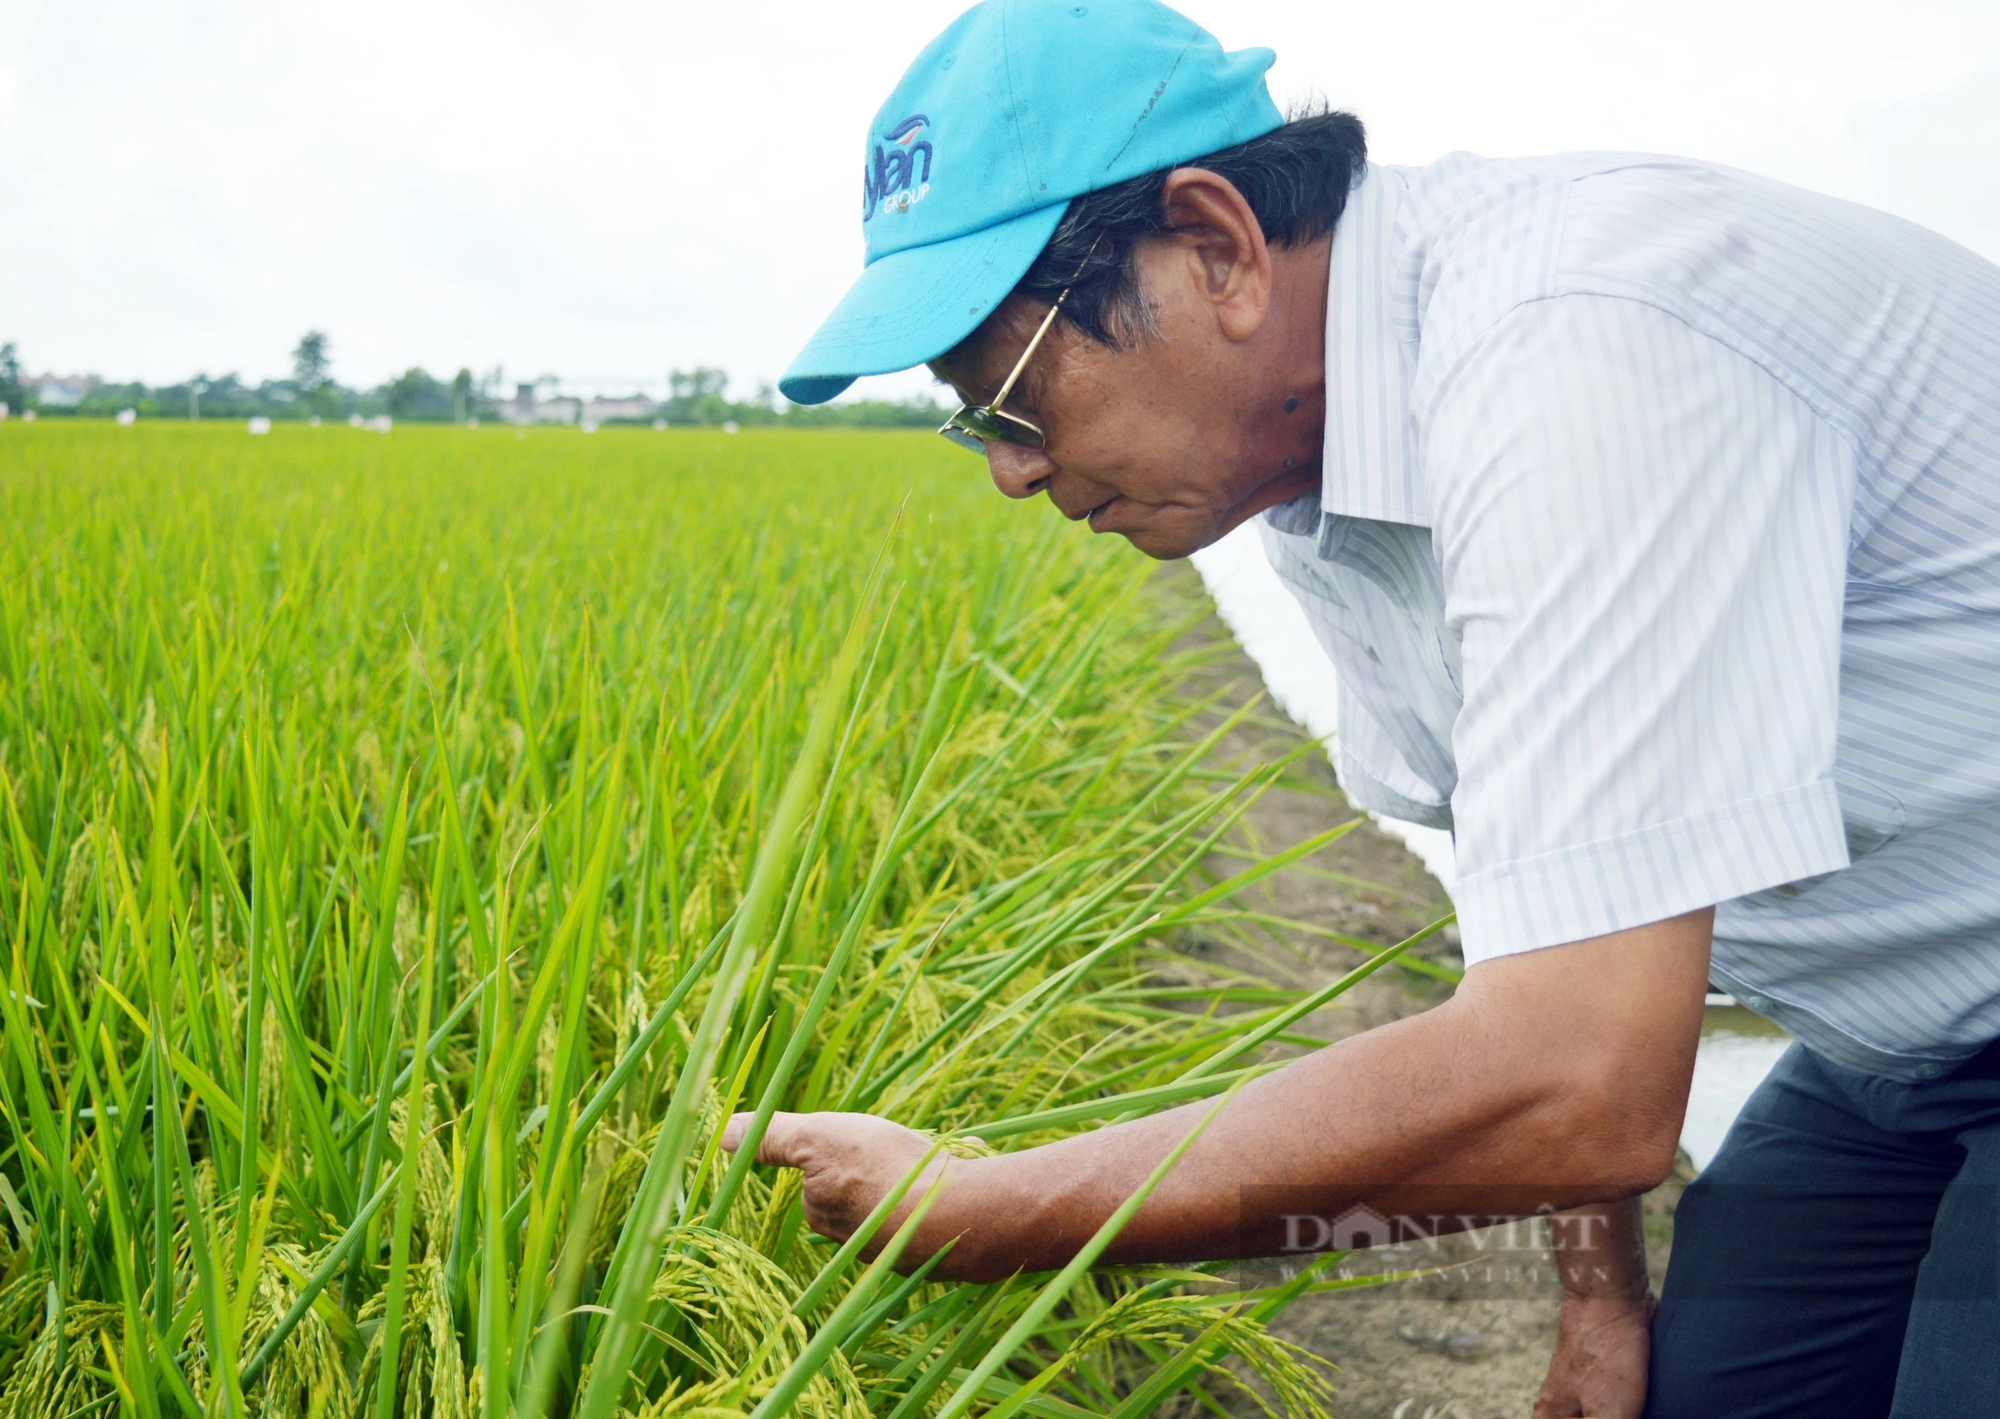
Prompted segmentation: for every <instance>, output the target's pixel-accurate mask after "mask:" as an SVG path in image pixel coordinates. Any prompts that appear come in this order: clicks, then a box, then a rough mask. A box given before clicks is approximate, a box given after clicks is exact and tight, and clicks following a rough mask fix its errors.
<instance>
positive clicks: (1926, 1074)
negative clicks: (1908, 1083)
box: [1917, 1064, 1944, 1079]
mask: <svg viewBox="0 0 2000 1419" xmlns="http://www.w3.org/2000/svg"><path fill="white" fill-rule="evenodd" d="M1942 1073H1944V1070H1942V1069H1941V1068H1939V1067H1938V1066H1937V1065H1935V1064H1919V1065H1918V1066H1917V1078H1919V1079H1935V1078H1937V1077H1938V1075H1940V1074H1942Z"/></svg>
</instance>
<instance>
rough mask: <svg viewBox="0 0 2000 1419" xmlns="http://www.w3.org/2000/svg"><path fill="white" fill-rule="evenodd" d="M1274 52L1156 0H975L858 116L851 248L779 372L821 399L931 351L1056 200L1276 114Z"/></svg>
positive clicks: (1215, 144)
mask: <svg viewBox="0 0 2000 1419" xmlns="http://www.w3.org/2000/svg"><path fill="white" fill-rule="evenodd" d="M1276 58H1277V56H1276V55H1275V54H1274V53H1272V52H1271V51H1270V50H1268V49H1242V50H1237V51H1236V52H1234V53H1225V52H1224V51H1223V48H1222V46H1221V44H1219V43H1218V42H1217V41H1216V38H1215V36H1213V35H1211V34H1210V33H1209V32H1208V31H1207V30H1204V29H1203V28H1202V27H1201V26H1200V25H1197V24H1196V23H1195V22H1194V21H1192V20H1190V19H1189V18H1188V17H1187V16H1185V15H1183V14H1181V13H1179V12H1178V11H1175V10H1170V9H1168V8H1167V7H1166V6H1165V5H1161V4H1159V3H1157V0H1083V3H1076V0H984V3H982V4H978V5H975V6H973V7H972V8H971V9H970V10H967V11H966V12H965V13H964V14H963V15H960V16H959V17H958V18H957V19H956V20H954V21H953V22H952V25H951V27H950V28H949V29H947V30H946V31H945V32H944V33H943V34H941V35H939V36H938V37H937V38H936V39H934V40H932V41H931V42H930V43H929V44H928V45H926V46H925V48H924V52H923V53H921V54H919V55H918V56H917V58H916V62H915V63H913V64H912V65H910V67H909V69H908V70H907V71H906V72H905V73H904V75H903V78H902V80H901V82H899V83H898V84H897V85H896V88H895V91H894V92H893V93H891V94H890V95H889V101H888V102H887V103H885V104H883V105H882V108H881V110H880V111H879V112H878V113H877V114H876V115H875V121H874V123H873V124H871V125H870V126H869V129H868V140H867V142H866V144H865V145H864V147H863V150H862V152H863V156H862V189H861V232H862V237H863V239H864V241H865V242H866V245H867V258H866V260H867V264H866V266H865V267H864V268H863V270H862V272H861V277H860V279H859V280H857V281H856V282H855V283H854V285H853V286H852V287H851V288H850V289H849V290H848V292H847V295H846V296H845V297H844V298H843V299H842V300H841V302H840V304H839V305H838V306H836V307H834V311H833V314H832V315H830V316H828V317H827V318H826V322H825V323H824V324H823V325H821V326H820V328H819V332H818V333H817V334H816V335H814V336H813V338H812V340H811V342H810V343H808V344H807V345H806V347H805V349H804V350H802V351H800V352H799V357H798V358H797V359H796V360H793V361H792V367H791V368H790V369H788V370H786V371H785V376H784V378H783V379H781V380H779V381H778V388H779V389H781V390H783V391H784V394H785V397H786V398H787V399H790V400H792V401H793V402H794V403H798V404H823V403H825V402H826V401H827V400H829V399H831V398H833V397H834V396H835V395H836V394H839V393H840V392H841V391H842V390H843V389H845V388H847V386H848V385H850V384H852V383H854V381H855V379H856V378H857V377H858V376H860V375H864V374H887V373H889V372H890V371H892V370H904V369H909V368H911V367H912V366H914V365H920V364H923V363H924V362H925V361H927V360H933V359H936V358H937V357H938V356H939V355H942V354H943V353H945V351H947V350H949V349H951V347H952V346H954V345H956V344H957V343H958V342H959V341H961V340H963V339H964V338H965V337H966V336H967V335H970V334H971V333H972V332H973V330H975V329H976V328H978V325H979V323H980V321H982V320H984V319H985V318H986V317H987V316H988V315H990V314H992V312H993V309H994V307H995V306H997V305H999V304H1000V302H1001V301H1003V300H1005V299H1006V297H1007V293H1008V292H1009V291H1011V290H1013V289H1014V285H1015V283H1016V282H1018V281H1019V280H1020V279H1021V277H1023V276H1024V275H1026V274H1027V271H1028V268H1029V267H1030V266H1031V265H1033V264H1034V261H1035V258H1036V257H1037V256H1038V255H1040V254H1041V250H1042V248H1043V247H1044V246H1046V245H1048V241H1049V238H1050V237H1051V236H1053V235H1054V234H1055V229H1056V224H1057V223H1059V222H1060V221H1061V220H1062V215H1063V213H1064V212H1065V211H1066V210H1068V207H1069V203H1070V199H1071V198H1074V197H1078V196H1081V195H1082V194H1083V193H1086V192H1094V191H1096V190H1097V189H1098V188H1101V187H1110V186H1112V185H1114V184H1116V183H1120V182H1123V181H1125V180H1126V179H1127V178H1132V177H1138V176H1140V175H1141V174H1143V173H1149V172H1155V171H1157V170H1159V169H1160V168H1165V167H1172V166H1173V165H1175V164H1176V163H1184V162H1187V161H1188V160H1190V159H1192V158H1199V157H1202V156H1205V155H1206V154H1209V153H1214V152H1219V151H1220V150H1222V149H1224V148H1229V147H1234V146H1235V145H1236V144H1238V143H1244V142H1248V141H1249V140H1250V139H1252V138H1256V137H1259V136H1261V135H1262V134H1265V133H1268V132H1270V131H1271V130H1272V129H1273V128H1276V127H1278V125H1279V124H1281V123H1282V122H1284V119H1283V118H1282V116H1280V114H1279V113H1278V109H1277V105H1275V104H1273V103H1272V102H1271V95H1270V91H1269V90H1268V89H1267V88H1266V87H1265V85H1264V71H1265V70H1267V69H1269V68H1270V67H1271V63H1272V61H1273V60H1275V59H1276Z"/></svg>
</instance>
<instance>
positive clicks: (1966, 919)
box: [1264, 154, 2000, 1078]
mask: <svg viewBox="0 0 2000 1419" xmlns="http://www.w3.org/2000/svg"><path fill="white" fill-rule="evenodd" d="M1326 364H1327V432H1326V455H1325V473H1324V480H1323V486H1322V489H1321V492H1320V494H1319V496H1318V497H1317V498H1314V497H1306V498H1301V499H1298V500H1296V501H1294V502H1291V503H1288V504H1286V505H1284V506H1282V507H1279V508H1275V509H1273V510H1272V511H1271V512H1270V513H1269V514H1267V515H1266V519H1265V526H1264V538H1265V546H1266V551H1267V554H1268V555H1269V556H1270V559H1271V561H1272V564H1273V565H1274V566H1275V567H1276V569H1277V571H1278V573H1279V575H1280V576H1281V577H1282V578H1283V579H1284V580H1285V582H1286V584H1287V585H1288V586H1289V587H1290V588H1291V590H1292V592H1293V594H1294V595H1296V596H1297V597H1298V598H1299V601H1300V603H1301V605H1302V606H1303V607H1304V608H1305V611H1306V614H1307V617H1308V619H1309V620H1310V621H1311V623H1312V625H1313V628H1314V631H1315V634H1316V635H1317V636H1318V638H1319V640H1320V642H1321V644H1322V645H1323V646H1324V647H1325V648H1326V650H1327V652H1328V654H1329V655H1330V656H1331V657H1332V659H1333V662H1334V666H1335V669H1336V672H1337V675H1338V682H1339V686H1340V706H1339V722H1340V738H1339V744H1338V762H1339V765H1340V769H1341V777H1342V781H1343V783H1344V785H1345V786H1346V788H1347V790H1348V793H1349V795H1350V796H1351V797H1352V798H1354V799H1355V800H1356V801H1357V802H1358V803H1360V804H1361V805H1362V806H1365V807H1368V808H1371V809H1374V810H1376V811H1378V812H1381V813H1385V814H1388V815H1390V816H1393V817H1401V818H1407V819H1410V820H1412V821H1416V822H1421V823H1429V824H1432V825H1434V826H1439V827H1450V828H1451V829H1452V830H1453V836H1454V839H1455V845H1456V849H1457V857H1458V879H1457V882H1456V884H1455V886H1454V891H1453V895H1454V898H1455V899H1456V902H1457V905H1458V909H1459V915H1460V921H1461V929H1462V931H1463V934H1464V940H1465V951H1466V960H1467V961H1468V963H1472V964H1476V963H1478V962H1480V961H1483V960H1488V959H1491V958H1493V957H1496V956H1503V955H1508V954H1511V953H1514V952H1519V951H1526V950H1532V949H1535V948H1538V947H1544V946H1551V945H1556V944H1560V943H1563V942H1567V941H1575V940H1580V939H1583V938H1585V937H1590V936H1597V935H1601V934H1604V933H1606V932H1611V931H1617V930H1621V929H1624V928H1628V927H1633V926H1639V925H1643V924H1645V923H1647V922H1652V921H1657V920H1661V919H1663V918H1665V917H1668V916H1672V915H1675V914H1677V913H1680V912H1685V911H1689V910H1692V909H1695V908H1697V907H1702V906H1706V905H1710V904H1718V910H1717V913H1716V927H1715V935H1716V939H1715V953H1714V967H1713V975H1714V977H1715V979H1716V980H1718V981H1720V982H1722V983H1723V984H1724V985H1725V986H1726V987H1727V988H1728V989H1730V990H1732V991H1734V992H1735V993H1736V994H1738V995H1739V996H1740V997H1741V998H1742V999H1743V1000H1744V1001H1745V1002H1746V1003H1747V1004H1749V1005H1751V1006H1752V1008H1754V1009H1758V1010H1761V1011H1762V1012H1763V1013H1765V1014H1767V1015H1770V1016H1771V1017H1772V1018H1774V1019H1776V1020H1778V1021H1779V1022H1780V1023H1782V1024H1784V1025H1785V1026H1786V1027H1787V1028H1789V1029H1791V1030H1792V1031H1793V1033H1794V1034H1796V1035H1798V1036H1799V1037H1800V1038H1801V1039H1802V1040H1804V1041H1805V1042H1806V1043H1807V1044H1808V1045H1810V1046H1811V1047H1813V1048H1815V1049H1816V1050H1818V1051H1819V1052H1821V1053H1822V1054H1824V1055H1826V1056H1827V1057H1829V1058H1831V1059H1833V1060H1835V1061H1837V1062H1839V1063H1843V1064H1846V1065H1849V1066H1850V1067H1854V1068H1859V1069H1864V1070H1869V1071H1872V1072H1876V1073H1882V1074H1887V1075H1890V1076H1892V1077H1897V1078H1930V1077H1935V1076H1936V1075H1938V1074H1940V1073H1942V1072H1945V1071H1946V1070H1948V1069H1949V1068H1950V1067H1951V1066H1952V1064H1953V1063H1955V1062H1956V1061H1958V1060H1960V1059H1963V1058H1964V1057H1965V1056H1967V1055H1969V1054H1971V1053H1973V1052H1975V1051H1976V1050H1977V1049H1978V1048H1979V1047H1980V1046H1981V1045H1983V1044H1984V1043H1986V1042H1987V1041H1990V1040H1992V1039H1995V1038H1996V1037H2000V267H1995V266H1993V265H1992V264H1990V263H1988V262H1986V261H1984V260H1982V259H1981V258H1979V257H1977V256H1975V255H1973V254H1972V253H1970V252H1968V251H1965V250H1963V249H1962V248H1960V247H1957V246H1954V245H1953V244H1951V243H1950V242H1948V241H1946V240H1944V239H1943V238H1942V237H1939V236H1936V235H1934V234H1932V233H1930V232H1927V231H1925V230H1923V229H1921V228H1919V227H1915V226H1912V225H1910V224H1909V223H1906V222H1903V221H1900V220H1897V219H1895V218H1892V217H1889V216H1886V215H1884V214H1882V213H1879V212H1874V211H1870V210H1868V209H1865V208H1861V207H1856V206H1852V205H1850V204H1847V203H1842V202H1837V201H1834V200H1832V199H1829V198H1824V197H1819V196H1816V195H1813V194H1811V193H1807V192H1802V191H1799V190H1797V189H1795V188H1789V187H1785V186H1783V185H1781V184H1778V183H1773V182H1768V181H1764V180H1762V179H1758V178H1755V177H1751V176H1749V175H1746V174H1743V173H1738V172H1733V171H1730V170H1728V169H1723V168H1717V167H1713V166H1709V165H1706V164H1701V163H1695V162H1690V161H1684V160H1680V159H1669V158H1652V157H1633V156H1626V155H1606V154H1587V155H1574V156H1567V157H1558V158H1545V159H1532V160H1517V161H1488V160H1484V159H1479V158H1473V157H1469V156H1463V155H1461V156H1454V157H1450V158H1447V159H1445V160H1444V161H1442V162H1440V163H1437V164H1436V165H1434V166H1432V167H1428V168H1421V169H1407V168H1391V167H1382V166H1371V167H1370V168H1369V169H1368V171H1367V174H1366V176H1365V177H1364V178H1363V180H1362V181H1361V182H1360V183H1359V184H1358V185H1357V186H1356V188H1355V190H1354V192H1353V194H1352V195H1351V197H1350V199H1349V202H1348V207H1347V211H1346V214H1345V215H1344V216H1343V217H1342V219H1341V222H1340V226H1339V228H1338V230H1337V231H1336V233H1335V236H1334V242H1333V258H1332V269H1331V279H1330V287H1329V300H1328V310H1327V352H1326Z"/></svg>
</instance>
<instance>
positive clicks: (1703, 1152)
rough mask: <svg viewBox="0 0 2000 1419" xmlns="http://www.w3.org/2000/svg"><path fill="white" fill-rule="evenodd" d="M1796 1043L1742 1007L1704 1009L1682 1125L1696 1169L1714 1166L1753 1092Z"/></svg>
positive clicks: (1683, 1136) (1769, 1023) (1760, 1017)
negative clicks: (1731, 1127) (1730, 1128)
mask: <svg viewBox="0 0 2000 1419" xmlns="http://www.w3.org/2000/svg"><path fill="white" fill-rule="evenodd" d="M1791 1043H1792V1037H1791V1036H1790V1035H1788V1034H1786V1033H1785V1032H1784V1031H1783V1030H1781V1029H1779V1028H1778V1027H1777V1026H1776V1025H1774V1024H1772V1023H1771V1022H1770V1021H1769V1020H1766V1019H1765V1018H1764V1017H1763V1016H1761V1015H1756V1014H1753V1013H1752V1012H1750V1011H1748V1010H1745V1009H1744V1008H1743V1007H1742V1006H1740V1005H1734V1004H1731V1005H1711V1006H1709V1007H1708V1008H1707V1009H1706V1010H1704V1011H1702V1018H1701V1046H1700V1048H1699V1049H1698V1050H1697V1051H1696V1053H1695V1057H1694V1084H1693V1086H1692V1087H1691V1088H1690V1089H1689V1090H1688V1109H1687V1119H1686V1120H1685V1121H1684V1122H1683V1123H1682V1124H1681V1147H1682V1148H1685V1149H1686V1150H1687V1155H1688V1158H1689V1160H1690V1161H1692V1162H1693V1163H1694V1165H1695V1167H1696V1168H1705V1167H1707V1166H1708V1165H1709V1162H1710V1161H1711V1160H1712V1159H1713V1158H1714V1157H1715V1151H1716V1149H1718V1148H1720V1147H1721V1146H1722V1137H1723V1135H1724V1134H1726V1133H1727V1132H1729V1125H1730V1124H1732V1123H1734V1122H1735V1121H1736V1115H1737V1114H1739V1113H1741V1112H1742V1111H1743V1105H1744V1103H1745V1101H1746V1100H1748V1099H1749V1097H1750V1093H1751V1091H1752V1090H1754V1089H1755V1088H1756V1087H1757V1086H1758V1085H1759V1084H1761V1083H1763V1082H1764V1076H1765V1075H1766V1074H1769V1073H1770V1072H1771V1066H1772V1065H1774V1064H1776V1063H1777V1062H1778V1056H1779V1055H1781V1054H1783V1053H1784V1052H1785V1051H1786V1050H1787V1049H1789V1048H1790V1047H1791Z"/></svg>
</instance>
